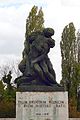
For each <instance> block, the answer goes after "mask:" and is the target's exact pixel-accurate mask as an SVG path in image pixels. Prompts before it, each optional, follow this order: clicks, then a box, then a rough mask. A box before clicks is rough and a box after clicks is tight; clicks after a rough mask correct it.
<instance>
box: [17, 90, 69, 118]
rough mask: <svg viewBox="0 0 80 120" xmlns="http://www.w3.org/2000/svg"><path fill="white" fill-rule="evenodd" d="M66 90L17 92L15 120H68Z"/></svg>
mask: <svg viewBox="0 0 80 120" xmlns="http://www.w3.org/2000/svg"><path fill="white" fill-rule="evenodd" d="M67 96H68V95H67V92H17V94H16V115H17V116H16V118H17V120H68V97H67Z"/></svg>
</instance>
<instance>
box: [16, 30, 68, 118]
mask: <svg viewBox="0 0 80 120" xmlns="http://www.w3.org/2000/svg"><path fill="white" fill-rule="evenodd" d="M52 35H54V30H53V29H52V28H45V29H44V30H43V31H42V32H40V31H37V32H33V33H32V34H31V35H30V36H28V37H27V38H26V41H25V43H24V50H23V59H22V61H21V62H20V64H19V69H20V71H21V72H22V76H20V77H18V78H16V79H15V83H17V87H18V91H19V92H17V93H16V120H68V94H67V92H65V91H64V89H63V87H61V86H60V85H59V84H58V83H57V82H56V75H55V71H54V69H53V66H52V64H51V61H50V59H49V57H48V53H49V51H50V48H53V47H54V46H55V40H54V39H52Z"/></svg>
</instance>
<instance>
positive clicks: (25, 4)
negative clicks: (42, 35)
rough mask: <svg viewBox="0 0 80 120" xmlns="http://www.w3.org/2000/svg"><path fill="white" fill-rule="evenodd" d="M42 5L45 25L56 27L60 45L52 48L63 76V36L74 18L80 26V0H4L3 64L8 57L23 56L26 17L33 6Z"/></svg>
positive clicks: (0, 16) (0, 19)
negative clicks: (61, 48)
mask: <svg viewBox="0 0 80 120" xmlns="http://www.w3.org/2000/svg"><path fill="white" fill-rule="evenodd" d="M33 5H37V6H38V7H42V9H43V12H44V20H45V27H52V28H53V29H54V30H55V35H54V36H53V38H54V39H55V41H56V46H55V47H54V48H53V49H51V51H50V54H49V56H50V59H51V61H52V64H53V67H54V69H55V71H56V76H57V81H60V79H61V55H60V40H61V33H62V31H63V28H64V27H65V26H66V25H67V24H69V23H70V22H73V23H74V25H75V27H76V30H78V29H79V28H80V13H79V12H80V0H0V64H2V62H3V61H6V60H7V59H9V60H11V59H13V58H14V59H16V58H18V57H19V58H21V54H22V50H23V43H24V40H25V25H26V18H27V16H28V14H29V12H30V10H31V8H32V7H33Z"/></svg>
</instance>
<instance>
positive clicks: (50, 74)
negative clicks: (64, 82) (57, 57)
mask: <svg viewBox="0 0 80 120" xmlns="http://www.w3.org/2000/svg"><path fill="white" fill-rule="evenodd" d="M52 35H54V30H53V29H52V28H45V29H44V30H43V31H42V32H40V31H37V32H33V33H32V34H31V35H30V36H29V37H28V38H27V40H26V42H25V48H24V51H23V60H22V61H21V63H20V64H19V69H20V71H21V72H22V73H23V75H22V76H20V77H19V78H17V79H16V80H15V82H16V83H17V85H18V87H23V86H27V85H45V86H54V85H56V86H58V87H60V85H59V84H58V83H57V82H56V75H55V71H54V69H53V67H52V64H51V61H50V59H49V57H48V53H49V51H50V48H53V47H54V46H55V40H54V39H52Z"/></svg>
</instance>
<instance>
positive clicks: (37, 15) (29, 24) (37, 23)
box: [26, 5, 44, 36]
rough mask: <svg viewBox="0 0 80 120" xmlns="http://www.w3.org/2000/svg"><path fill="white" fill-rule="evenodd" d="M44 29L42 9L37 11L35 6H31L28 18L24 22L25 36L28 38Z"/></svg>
mask: <svg viewBox="0 0 80 120" xmlns="http://www.w3.org/2000/svg"><path fill="white" fill-rule="evenodd" d="M43 28H44V18H43V11H42V8H40V9H39V11H38V7H37V6H35V5H34V6H33V7H32V9H31V11H30V13H29V16H28V18H27V20H26V36H29V35H30V34H31V33H32V32H35V31H38V30H40V31H41V30H42V29H43Z"/></svg>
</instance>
